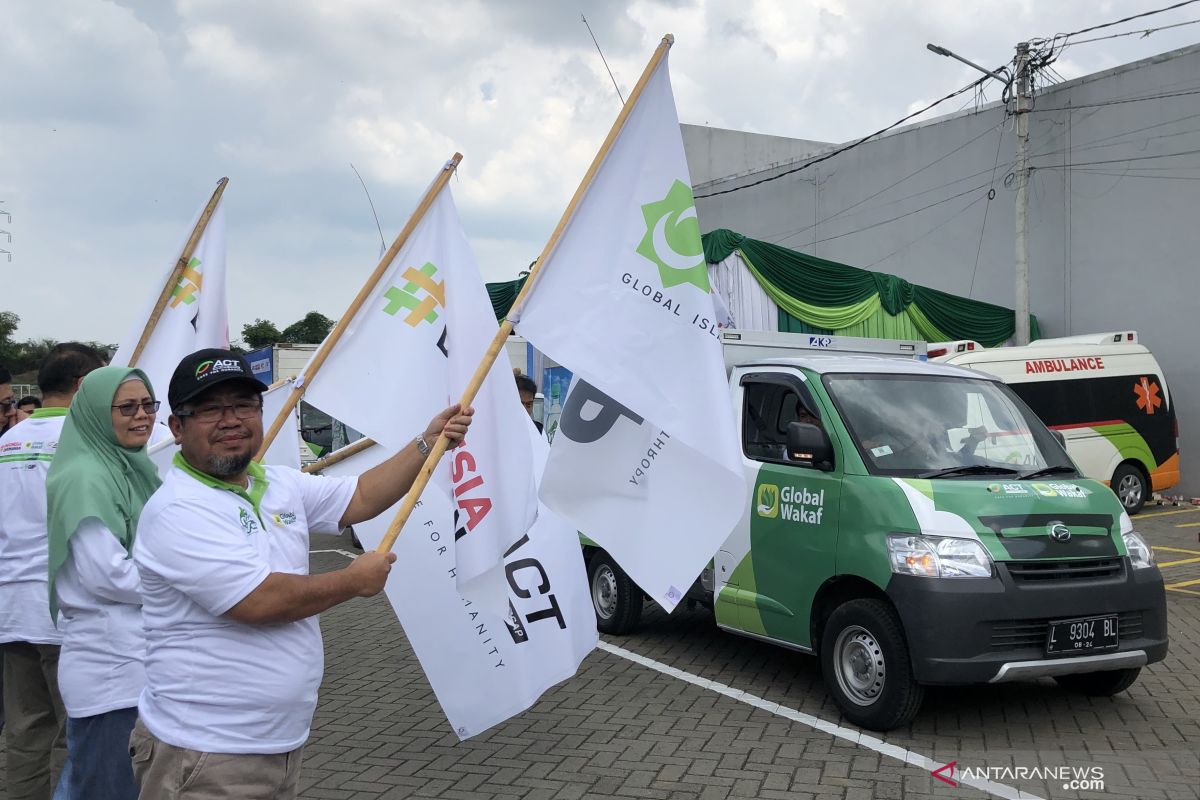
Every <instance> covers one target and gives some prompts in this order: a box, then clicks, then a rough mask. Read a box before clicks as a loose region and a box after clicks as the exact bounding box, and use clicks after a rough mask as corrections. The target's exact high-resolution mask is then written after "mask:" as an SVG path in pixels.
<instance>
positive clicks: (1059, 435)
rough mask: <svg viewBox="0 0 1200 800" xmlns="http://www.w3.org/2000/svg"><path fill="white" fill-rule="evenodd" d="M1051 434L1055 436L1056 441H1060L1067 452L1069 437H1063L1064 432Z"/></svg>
mask: <svg viewBox="0 0 1200 800" xmlns="http://www.w3.org/2000/svg"><path fill="white" fill-rule="evenodd" d="M1050 433H1051V434H1052V435H1053V436H1054V438H1055V439H1058V443H1059V444H1061V445H1062V447H1063V450H1066V449H1067V437H1066V436H1064V435H1063V432H1062V431H1050Z"/></svg>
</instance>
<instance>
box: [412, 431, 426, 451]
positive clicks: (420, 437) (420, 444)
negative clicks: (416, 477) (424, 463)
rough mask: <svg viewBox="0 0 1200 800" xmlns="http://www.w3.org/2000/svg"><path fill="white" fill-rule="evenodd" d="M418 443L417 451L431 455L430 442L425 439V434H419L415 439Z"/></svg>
mask: <svg viewBox="0 0 1200 800" xmlns="http://www.w3.org/2000/svg"><path fill="white" fill-rule="evenodd" d="M414 441H416V443H417V451H418V452H419V453H420V454H421V455H423V456H427V455H429V442H427V441H425V434H423V433H422V434H419V435H418V436H417V438H416V439H415V440H414Z"/></svg>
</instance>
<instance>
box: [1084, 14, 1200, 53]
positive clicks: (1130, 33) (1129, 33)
mask: <svg viewBox="0 0 1200 800" xmlns="http://www.w3.org/2000/svg"><path fill="white" fill-rule="evenodd" d="M1197 22H1200V19H1189V20H1188V21H1187V22H1176V23H1175V24H1174V25H1160V26H1159V27H1157V28H1146V29H1145V30H1140V31H1126V32H1125V33H1113V34H1110V35H1108V36H1097V37H1096V38H1094V39H1077V40H1075V41H1073V42H1071V43H1070V44H1069V45H1068V46H1070V47H1074V46H1075V45H1077V44H1089V43H1091V42H1103V41H1104V40H1105V39H1120V38H1121V37H1122V36H1136V35H1137V34H1139V33H1140V34H1142V36H1143V37H1146V36H1149V35H1150V34H1152V33H1158V32H1159V31H1167V30H1170V29H1171V28H1182V27H1183V26H1184V25H1195V24H1196V23H1197Z"/></svg>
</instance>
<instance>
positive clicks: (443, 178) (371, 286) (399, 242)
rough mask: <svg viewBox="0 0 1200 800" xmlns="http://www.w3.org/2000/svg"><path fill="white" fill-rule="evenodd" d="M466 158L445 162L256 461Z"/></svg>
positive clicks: (318, 355)
mask: <svg viewBox="0 0 1200 800" xmlns="http://www.w3.org/2000/svg"><path fill="white" fill-rule="evenodd" d="M462 158H463V157H462V153H455V154H454V155H453V156H451V158H450V160H449V161H447V162H446V163H445V165H444V166H443V167H442V170H441V172H439V173H438V175H437V177H436V178H434V180H433V183H431V184H430V185H429V188H428V189H427V190H426V191H425V195H424V196H423V197H422V198H421V202H420V203H418V204H417V208H416V210H415V211H413V213H412V216H411V217H409V218H408V222H407V223H405V225H404V228H403V230H401V231H400V233H399V234H398V235H397V236H396V239H395V241H393V242H392V246H391V247H389V248H388V250H387V252H386V253H384V254H383V258H381V259H379V265H378V266H376V267H375V271H374V272H372V273H371V276H370V277H369V278H367V282H366V283H365V284H363V287H362V288H361V289H359V290H358V294H357V295H356V296H355V297H354V300H353V301H351V303H350V307H349V308H347V309H346V313H345V314H343V315H342V318H341V319H339V320H338V321H337V324H336V325H334V326H333V330H331V331H330V332H329V335H328V336H326V337H325V341H323V342H321V346H320V347H319V348H317V352H316V354H315V355H314V356H313V359H312V361H310V362H309V364H308V366H307V367H305V371H304V383H303V384H297V385H296V386H295V387H294V388H293V389H292V393H291V394H290V395H288V399H287V401H286V402H285V403H284V404H283V408H282V409H280V411H279V414H278V416H276V417H275V421H274V422H272V423H271V427H270V428H269V429H268V430H267V432H266V435H264V436H263V443H262V447H260V448H259V449H258V455H256V456H255V457H254V460H255V461H262V459H263V456H264V455H266V453H267V448H269V447H270V446H271V442H273V441H275V437H276V436H278V435H279V431H280V429H282V428H283V423H284V421H285V420H286V419H287V415H288V414H290V413H291V411H292V409H293V408H295V407H296V404H297V403H299V402H300V398H301V397H303V396H304V390H305V388H306V385H307V384H308V383H310V382H311V381H312V379H313V378H315V377H316V375H317V371H318V370H320V369H321V365H323V364H324V363H325V359H327V358H328V357H329V354H330V353H331V352H332V351H333V348H334V345H336V344H337V343H338V340H339V339H341V338H342V334H344V333H345V332H346V329H347V328H348V327H350V323H351V322H352V321H353V320H354V316H355V315H356V314H357V313H358V311H359V309H360V308H362V306H363V303H365V302H367V298H368V297H370V295H371V292H373V291H374V290H375V286H376V285H377V284H378V283H379V281H380V280H381V279H382V278H383V276H384V273H386V272H387V271H388V268H389V267H391V265H392V260H393V259H394V258H395V257H396V255H397V254H398V253H399V252H400V248H402V247H404V245H405V243H407V242H408V237H409V236H412V232H413V231H414V230H416V228H417V224H418V223H419V222H420V221H421V219H422V218H423V217H424V216H425V212H426V211H428V210H429V206H431V205H432V204H433V201H434V199H435V198H436V197H437V196H438V193H439V192H441V191H442V187H444V186H445V185H446V183H447V181H449V180H450V176H452V175H453V174H454V171H455V170H456V169H457V168H458V164H459V162H460V161H462Z"/></svg>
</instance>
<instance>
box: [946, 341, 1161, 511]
mask: <svg viewBox="0 0 1200 800" xmlns="http://www.w3.org/2000/svg"><path fill="white" fill-rule="evenodd" d="M929 359H930V360H931V361H941V362H944V363H948V364H955V365H957V366H960V367H969V368H971V369H977V370H980V371H981V372H987V373H989V374H991V375H995V376H996V377H998V378H1000V379H1001V380H1002V381H1004V382H1005V383H1007V384H1009V385H1010V386H1012V388H1013V391H1014V392H1016V394H1017V395H1018V396H1019V397H1020V398H1021V399H1022V400H1024V401H1025V402H1026V403H1027V404H1028V405H1029V407H1030V408H1031V409H1033V411H1034V413H1036V414H1037V415H1038V416H1039V417H1041V419H1042V421H1043V422H1044V423H1046V425H1047V426H1048V427H1049V428H1050V429H1051V430H1054V431H1059V432H1060V433H1061V434H1062V436H1063V438H1064V439H1065V440H1066V444H1067V453H1069V454H1070V456H1071V458H1072V459H1073V460H1074V461H1075V463H1076V464H1077V465H1078V466H1079V468H1080V470H1082V471H1083V474H1085V475H1087V476H1088V477H1089V478H1095V479H1097V480H1101V481H1105V482H1106V483H1108V484H1109V485H1110V486H1111V487H1112V489H1113V491H1114V492H1116V493H1117V496H1118V497H1119V498H1120V499H1121V504H1122V505H1123V506H1124V507H1125V510H1126V511H1128V512H1129V513H1130V514H1136V513H1137V512H1138V511H1139V510H1141V508H1142V506H1143V504H1144V503H1145V502H1146V500H1147V499H1149V497H1150V494H1151V492H1153V491H1162V490H1164V489H1168V488H1170V487H1172V486H1174V485H1175V484H1177V483H1178V482H1179V424H1178V420H1177V419H1176V416H1175V406H1174V404H1173V403H1172V402H1171V395H1170V392H1169V390H1168V389H1167V381H1166V378H1165V376H1164V375H1163V372H1162V368H1161V367H1159V365H1158V362H1157V361H1156V360H1155V359H1154V356H1153V355H1152V354H1151V353H1150V351H1149V350H1147V349H1146V348H1145V347H1144V346H1143V345H1141V344H1140V343H1139V342H1138V335H1137V332H1136V331H1115V332H1112V333H1093V334H1087V335H1084V336H1067V337H1063V338H1058V339H1040V340H1038V341H1036V342H1034V343H1033V344H1030V345H1027V346H1025V347H998V348H985V347H983V346H981V345H980V344H979V343H978V342H972V341H959V342H940V343H935V344H931V345H929Z"/></svg>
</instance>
